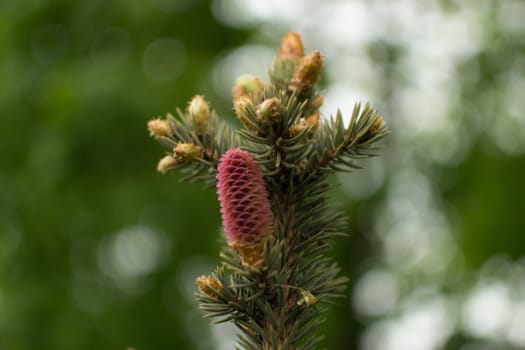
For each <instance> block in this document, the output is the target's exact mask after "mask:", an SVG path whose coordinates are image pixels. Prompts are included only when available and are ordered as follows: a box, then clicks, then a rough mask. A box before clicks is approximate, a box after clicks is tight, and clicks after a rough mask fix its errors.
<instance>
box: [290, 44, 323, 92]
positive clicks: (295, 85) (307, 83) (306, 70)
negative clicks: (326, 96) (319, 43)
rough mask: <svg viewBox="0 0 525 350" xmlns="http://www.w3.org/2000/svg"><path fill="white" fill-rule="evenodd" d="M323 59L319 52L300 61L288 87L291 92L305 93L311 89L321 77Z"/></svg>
mask: <svg viewBox="0 0 525 350" xmlns="http://www.w3.org/2000/svg"><path fill="white" fill-rule="evenodd" d="M322 66H323V58H322V57H321V53H320V52H319V51H314V52H312V53H310V54H308V55H306V56H304V57H303V58H302V60H301V63H300V64H299V66H298V67H297V68H296V70H295V73H294V75H293V77H292V80H291V82H290V85H289V89H290V90H291V91H295V90H299V91H306V90H308V89H311V88H312V87H313V86H314V85H315V83H317V81H318V80H319V77H320V76H321V68H322Z"/></svg>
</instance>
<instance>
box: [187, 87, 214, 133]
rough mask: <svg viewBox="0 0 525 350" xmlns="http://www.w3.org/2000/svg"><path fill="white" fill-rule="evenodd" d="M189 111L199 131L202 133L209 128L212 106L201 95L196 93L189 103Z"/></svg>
mask: <svg viewBox="0 0 525 350" xmlns="http://www.w3.org/2000/svg"><path fill="white" fill-rule="evenodd" d="M188 113H189V114H190V116H191V117H192V118H193V120H194V121H195V125H196V126H197V132H198V133H199V134H202V133H204V132H205V131H206V129H207V128H208V119H209V117H210V106H209V105H208V102H206V101H205V100H204V98H203V97H202V96H201V95H196V96H195V97H193V99H192V100H191V101H190V104H189V105H188Z"/></svg>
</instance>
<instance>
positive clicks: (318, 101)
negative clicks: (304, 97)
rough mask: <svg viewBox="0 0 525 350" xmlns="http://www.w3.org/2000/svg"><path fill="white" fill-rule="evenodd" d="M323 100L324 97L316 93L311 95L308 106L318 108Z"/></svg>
mask: <svg viewBox="0 0 525 350" xmlns="http://www.w3.org/2000/svg"><path fill="white" fill-rule="evenodd" d="M323 102H324V99H323V98H322V97H321V96H319V95H316V96H314V97H312V99H311V100H310V102H308V107H310V108H313V109H319V108H320V107H321V106H322V105H323Z"/></svg>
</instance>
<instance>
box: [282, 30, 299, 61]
mask: <svg viewBox="0 0 525 350" xmlns="http://www.w3.org/2000/svg"><path fill="white" fill-rule="evenodd" d="M303 56H304V48H303V43H302V41H301V36H300V35H299V34H298V33H296V32H288V33H286V34H285V35H284V37H283V40H282V41H281V47H280V48H279V54H278V56H277V58H278V59H281V60H298V59H300V58H301V57H303Z"/></svg>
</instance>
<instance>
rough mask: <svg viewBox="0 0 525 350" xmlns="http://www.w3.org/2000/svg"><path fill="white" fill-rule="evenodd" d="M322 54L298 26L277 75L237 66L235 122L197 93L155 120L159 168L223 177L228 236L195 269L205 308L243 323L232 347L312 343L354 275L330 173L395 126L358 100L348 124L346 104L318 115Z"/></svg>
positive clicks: (267, 348) (372, 147)
mask: <svg viewBox="0 0 525 350" xmlns="http://www.w3.org/2000/svg"><path fill="white" fill-rule="evenodd" d="M322 64H323V61H322V56H321V54H320V53H319V52H318V51H314V52H312V53H309V54H306V55H305V54H304V48H303V44H302V42H301V39H300V37H299V35H298V34H297V33H287V34H286V35H285V36H284V38H283V41H282V44H281V47H280V48H279V51H278V55H277V58H276V60H275V63H274V65H273V69H272V70H270V73H269V75H270V83H268V84H267V83H264V82H263V81H262V80H261V79H259V78H257V77H253V76H242V77H240V78H239V79H238V80H237V81H236V83H235V85H234V87H233V90H232V95H233V109H234V112H235V116H236V117H237V118H238V119H239V121H240V122H241V124H242V128H241V129H240V130H237V131H233V130H231V129H230V128H229V127H228V126H227V124H226V123H224V122H221V121H220V120H219V118H218V117H217V115H216V114H215V113H214V112H213V111H210V108H209V104H208V103H207V102H206V101H205V100H204V99H203V98H202V96H195V97H194V98H193V99H192V100H191V101H190V103H189V105H188V108H187V110H186V111H185V112H183V111H181V110H178V111H177V117H173V116H171V115H168V116H167V118H166V119H154V120H152V121H150V122H149V123H148V129H149V131H150V134H151V135H152V136H154V137H155V139H157V140H158V141H159V142H160V143H161V144H163V145H164V146H166V147H167V148H168V149H170V153H169V154H168V155H166V156H165V157H163V158H162V159H161V160H160V162H159V164H158V167H157V168H158V170H159V171H160V172H162V173H166V172H168V171H172V170H180V171H182V172H184V173H186V174H187V176H186V177H185V178H184V179H185V180H189V181H203V182H204V183H206V184H208V185H213V184H215V183H216V184H217V189H218V195H219V201H220V204H221V216H222V220H223V224H224V229H225V238H226V243H227V244H225V245H224V247H223V248H222V251H221V253H220V257H221V260H222V263H221V265H220V266H219V267H217V269H216V270H215V271H213V272H212V273H211V274H210V275H209V276H200V277H198V278H197V285H198V290H199V291H198V293H197V296H196V297H197V299H198V300H199V302H200V308H201V309H202V310H203V311H204V312H205V317H207V318H214V319H215V320H216V322H218V323H220V322H233V323H234V324H235V325H236V326H237V327H238V329H239V332H240V333H239V337H238V346H237V349H254V350H255V349H257V350H260V349H262V350H295V349H306V350H308V349H315V348H316V346H317V345H318V343H319V342H320V341H321V339H322V335H320V334H316V333H315V330H316V329H317V328H318V326H319V325H320V324H321V323H322V322H323V318H322V314H323V313H324V311H325V310H326V305H328V304H331V303H333V302H334V301H335V299H336V298H338V297H341V296H342V295H343V292H344V289H345V286H346V284H347V279H346V278H345V277H339V267H338V266H337V264H336V263H335V262H334V261H333V259H332V258H331V257H330V256H329V254H328V253H329V250H330V249H331V247H332V246H333V240H334V238H335V237H337V236H340V235H344V227H345V217H344V216H343V215H342V214H341V212H339V211H337V210H334V206H333V205H332V204H330V203H329V202H328V199H327V192H328V191H329V189H330V185H329V183H328V177H329V175H330V174H331V173H333V172H334V171H352V170H354V169H358V168H359V166H358V165H356V163H355V161H356V160H357V159H361V158H368V157H372V156H375V155H376V152H377V148H376V144H377V142H378V141H379V140H381V139H382V138H383V137H384V136H385V135H386V134H387V133H388V128H387V126H386V125H385V123H384V121H383V118H382V117H381V116H380V115H379V114H378V113H377V112H376V110H375V109H374V108H372V107H371V106H370V105H369V104H365V105H364V106H362V105H361V104H360V103H357V104H356V105H355V106H354V109H353V111H352V113H351V115H350V118H349V119H350V121H349V123H348V125H345V123H344V119H343V116H342V113H341V112H340V111H337V113H336V115H335V117H330V118H329V119H328V120H323V119H322V118H321V116H320V112H319V108H320V107H321V105H322V104H323V98H322V97H321V96H320V95H319V93H318V92H317V90H316V84H317V82H318V81H319V78H320V73H321V69H322Z"/></svg>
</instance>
